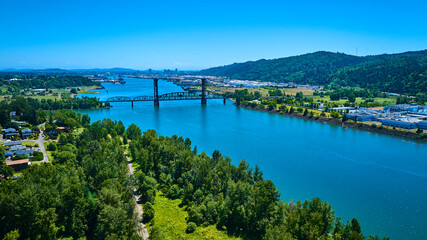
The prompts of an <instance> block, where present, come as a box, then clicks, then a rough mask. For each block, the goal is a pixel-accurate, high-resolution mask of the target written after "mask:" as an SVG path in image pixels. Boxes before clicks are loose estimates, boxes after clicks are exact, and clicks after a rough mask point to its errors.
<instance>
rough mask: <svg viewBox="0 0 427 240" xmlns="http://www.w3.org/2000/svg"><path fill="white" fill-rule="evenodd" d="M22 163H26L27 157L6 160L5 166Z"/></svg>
mask: <svg viewBox="0 0 427 240" xmlns="http://www.w3.org/2000/svg"><path fill="white" fill-rule="evenodd" d="M24 163H27V164H28V159H22V160H15V161H9V162H6V165H7V166H13V165H18V164H24Z"/></svg>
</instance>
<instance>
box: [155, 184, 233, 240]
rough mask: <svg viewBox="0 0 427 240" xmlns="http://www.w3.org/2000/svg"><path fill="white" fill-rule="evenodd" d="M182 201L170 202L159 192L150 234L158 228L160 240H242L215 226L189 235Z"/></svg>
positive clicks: (198, 229) (201, 228) (198, 228)
mask: <svg viewBox="0 0 427 240" xmlns="http://www.w3.org/2000/svg"><path fill="white" fill-rule="evenodd" d="M180 203H181V200H179V199H176V200H170V199H168V198H166V197H165V196H163V195H162V194H161V192H159V193H158V194H157V196H156V200H155V202H154V205H153V206H154V211H155V214H154V225H153V226H150V228H149V230H150V234H151V231H152V229H153V228H157V229H158V230H159V231H158V233H160V234H159V235H160V236H158V237H159V239H171V240H172V239H174V240H175V239H190V240H192V239H194V240H197V239H241V238H237V237H231V236H228V235H227V234H226V233H225V232H222V231H219V230H218V229H216V227H215V226H208V227H201V226H199V227H197V230H196V231H195V232H193V233H190V234H187V233H186V232H185V229H186V228H187V221H186V218H187V216H188V214H187V212H186V211H185V210H184V209H183V208H180V207H179V204H180Z"/></svg>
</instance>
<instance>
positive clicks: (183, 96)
mask: <svg viewBox="0 0 427 240" xmlns="http://www.w3.org/2000/svg"><path fill="white" fill-rule="evenodd" d="M157 82H158V79H154V96H138V97H124V96H116V97H109V98H107V100H104V101H101V102H104V103H107V102H108V103H111V102H131V103H132V107H133V102H148V101H153V102H154V106H159V101H176V100H201V103H202V104H206V100H207V99H224V103H225V98H224V97H223V96H219V95H212V94H206V79H204V78H203V79H202V92H201V93H198V92H171V93H166V94H162V95H159V94H158V83H157Z"/></svg>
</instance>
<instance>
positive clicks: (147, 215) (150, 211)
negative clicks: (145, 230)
mask: <svg viewBox="0 0 427 240" xmlns="http://www.w3.org/2000/svg"><path fill="white" fill-rule="evenodd" d="M142 218H143V221H144V223H148V222H150V221H151V220H152V219H153V218H154V208H153V205H151V203H150V202H146V203H144V212H143V215H142Z"/></svg>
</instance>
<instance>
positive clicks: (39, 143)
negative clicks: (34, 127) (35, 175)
mask: <svg viewBox="0 0 427 240" xmlns="http://www.w3.org/2000/svg"><path fill="white" fill-rule="evenodd" d="M43 125H44V124H40V125H38V128H39V129H40V128H41V127H42V126H43ZM25 141H32V142H36V143H37V144H38V145H39V146H40V147H39V148H40V150H41V151H42V153H43V160H42V161H34V162H33V163H42V162H46V163H47V162H49V158H48V157H47V152H46V148H45V147H44V144H43V143H44V142H45V141H44V140H43V131H40V134H39V138H38V139H37V140H25Z"/></svg>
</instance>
